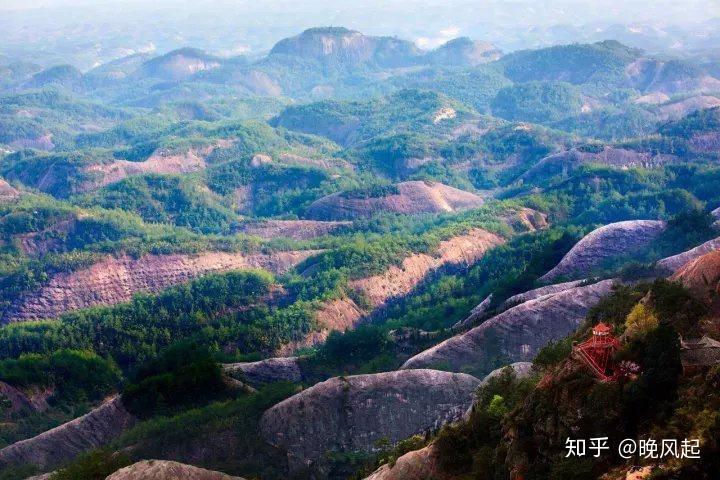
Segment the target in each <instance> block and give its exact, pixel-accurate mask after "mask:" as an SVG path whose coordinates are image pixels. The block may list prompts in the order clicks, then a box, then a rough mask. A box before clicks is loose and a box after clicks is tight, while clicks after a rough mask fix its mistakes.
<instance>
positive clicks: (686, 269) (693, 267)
mask: <svg viewBox="0 0 720 480" xmlns="http://www.w3.org/2000/svg"><path fill="white" fill-rule="evenodd" d="M670 279H671V280H675V281H678V282H680V283H682V284H683V285H684V286H685V287H686V288H688V289H689V290H690V291H691V292H693V293H694V294H695V295H696V296H697V297H698V298H700V299H701V300H703V301H704V302H705V303H707V304H716V303H718V294H720V250H715V251H712V252H709V253H706V254H704V255H702V256H700V257H697V258H694V259H692V260H690V261H688V262H687V263H686V264H685V265H683V266H682V267H681V268H679V269H678V271H677V272H675V274H674V275H673V276H672V277H670Z"/></svg>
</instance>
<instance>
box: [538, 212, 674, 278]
mask: <svg viewBox="0 0 720 480" xmlns="http://www.w3.org/2000/svg"><path fill="white" fill-rule="evenodd" d="M665 227H666V223H665V222H663V221H660V220H629V221H626V222H617V223H611V224H609V225H605V226H602V227H600V228H598V229H596V230H593V231H592V232H590V233H588V234H587V235H586V236H584V237H583V238H582V240H580V241H579V242H578V243H577V244H576V245H575V246H574V247H573V248H572V249H570V251H569V252H568V253H567V254H566V255H565V256H564V257H563V258H562V260H560V263H558V264H557V266H555V268H553V269H552V270H550V271H549V272H548V273H546V274H545V275H543V276H542V280H545V281H552V280H553V279H555V278H558V277H570V278H573V277H574V278H582V277H584V276H586V275H588V274H589V273H590V272H592V271H593V270H594V269H596V268H599V267H601V266H602V264H603V263H604V262H606V261H609V260H611V259H612V258H614V257H618V256H622V255H627V254H630V253H632V252H636V251H639V250H641V249H642V248H643V247H646V246H648V245H650V244H651V243H652V241H653V240H655V239H656V238H657V237H658V235H660V233H662V232H663V230H665Z"/></svg>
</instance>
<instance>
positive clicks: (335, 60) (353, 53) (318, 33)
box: [270, 27, 422, 67]
mask: <svg viewBox="0 0 720 480" xmlns="http://www.w3.org/2000/svg"><path fill="white" fill-rule="evenodd" d="M421 54H422V52H421V51H420V50H419V49H418V48H417V47H416V46H415V44H413V43H412V42H408V41H406V40H400V39H397V38H392V37H373V36H370V35H363V34H362V33H360V32H357V31H354V30H348V29H346V28H333V27H329V28H311V29H309V30H305V31H304V32H302V33H301V34H300V35H296V36H294V37H290V38H286V39H283V40H281V41H280V42H278V43H277V44H276V45H275V46H274V47H273V49H272V50H271V51H270V57H271V58H272V56H273V55H291V56H299V57H302V58H306V59H312V60H316V61H320V62H323V63H328V64H331V65H336V64H339V65H359V64H377V65H379V66H383V67H394V66H403V65H411V64H413V63H415V62H416V61H417V59H418V58H419V57H420V56H421Z"/></svg>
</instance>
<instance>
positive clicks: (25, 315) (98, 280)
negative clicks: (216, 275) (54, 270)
mask: <svg viewBox="0 0 720 480" xmlns="http://www.w3.org/2000/svg"><path fill="white" fill-rule="evenodd" d="M315 253H317V252H315V251H311V250H307V251H289V252H275V253H271V254H264V253H256V254H242V253H227V252H204V253H198V254H172V255H145V256H142V257H140V258H131V257H128V256H120V257H107V258H105V259H104V260H102V261H100V262H98V263H95V264H93V265H91V266H90V267H87V268H84V269H81V270H78V271H75V272H72V273H60V274H58V275H56V276H54V277H52V278H50V280H49V281H48V282H47V283H45V284H44V285H43V286H41V287H40V288H39V289H38V290H36V291H33V292H30V293H28V294H25V295H23V296H21V297H20V298H18V299H17V300H15V301H14V302H13V303H12V305H11V306H10V307H9V308H8V310H7V311H6V312H5V314H4V317H3V319H2V321H3V322H4V323H9V322H20V321H26V320H35V319H41V318H55V317H57V316H59V315H60V314H62V313H64V312H68V311H71V310H78V309H81V308H86V307H91V306H93V305H112V304H115V303H120V302H126V301H128V300H130V299H131V298H132V295H133V294H135V293H137V292H141V291H149V292H158V291H160V290H162V289H164V288H167V287H169V286H172V285H177V284H179V283H183V282H186V281H188V280H191V279H193V278H196V277H199V276H201V275H203V274H206V273H211V272H224V271H229V270H238V269H251V268H261V269H264V270H268V271H271V272H274V273H284V272H286V271H288V270H289V269H290V268H292V267H293V266H294V265H297V264H298V263H300V262H301V261H303V260H305V259H306V258H308V257H310V256H311V255H313V254H315Z"/></svg>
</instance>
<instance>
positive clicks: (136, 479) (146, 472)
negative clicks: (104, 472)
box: [105, 460, 242, 480]
mask: <svg viewBox="0 0 720 480" xmlns="http://www.w3.org/2000/svg"><path fill="white" fill-rule="evenodd" d="M105 480H242V478H240V477H231V476H230V475H226V474H224V473H220V472H214V471H212V470H205V469H204V468H198V467H193V466H192V465H185V464H184V463H178V462H171V461H169V460H143V461H142V462H137V463H134V464H132V465H130V466H129V467H125V468H121V469H120V470H118V471H117V472H115V473H113V474H112V475H110V476H108V477H107V478H106V479H105Z"/></svg>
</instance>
